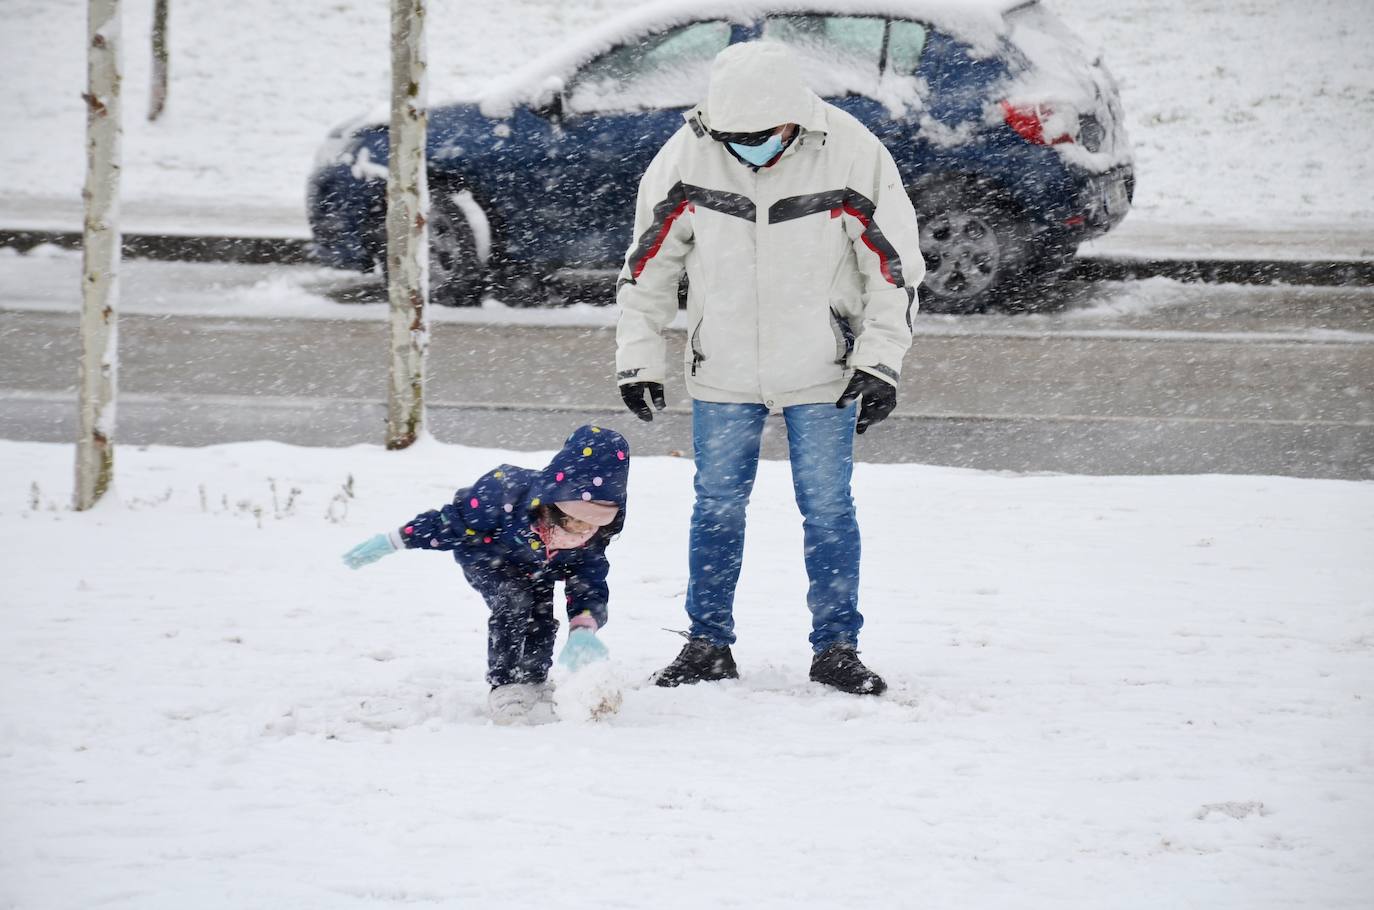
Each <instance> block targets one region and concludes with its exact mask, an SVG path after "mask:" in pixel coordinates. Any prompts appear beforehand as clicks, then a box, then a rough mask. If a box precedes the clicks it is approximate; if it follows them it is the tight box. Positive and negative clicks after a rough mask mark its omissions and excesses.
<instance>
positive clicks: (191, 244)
mask: <svg viewBox="0 0 1374 910" xmlns="http://www.w3.org/2000/svg"><path fill="white" fill-rule="evenodd" d="M41 244H52V245H53V246H57V247H61V248H62V249H72V250H75V249H80V248H81V234H80V233H78V232H76V231H32V230H8V229H4V228H0V247H12V248H15V249H18V250H20V251H21V252H23V251H26V250H29V249H32V248H33V247H36V246H39V245H41ZM123 250H124V255H125V256H126V257H129V258H133V259H155V260H165V261H175V262H243V263H253V264H271V263H276V264H281V265H301V264H304V263H308V262H310V261H312V260H311V257H310V241H308V240H301V239H297V238H291V237H231V236H216V235H184V234H125V235H124V247H123ZM1069 277H1071V278H1074V279H1077V280H1081V281H1130V280H1138V279H1142V278H1172V279H1174V280H1176V281H1186V282H1200V283H1211V284H1303V285H1316V286H1323V287H1336V286H1343V285H1374V260H1367V259H1355V260H1349V259H1330V260H1321V259H1317V260H1291V259H1225V258H1207V259H1202V258H1199V259H1184V258H1167V259H1166V258H1160V257H1142V258H1132V257H1126V256H1093V255H1080V256H1079V257H1078V260H1077V261H1076V262H1075V263H1074V267H1073V269H1072V271H1071V272H1070V273H1069Z"/></svg>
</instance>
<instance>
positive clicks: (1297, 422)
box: [0, 253, 1374, 478]
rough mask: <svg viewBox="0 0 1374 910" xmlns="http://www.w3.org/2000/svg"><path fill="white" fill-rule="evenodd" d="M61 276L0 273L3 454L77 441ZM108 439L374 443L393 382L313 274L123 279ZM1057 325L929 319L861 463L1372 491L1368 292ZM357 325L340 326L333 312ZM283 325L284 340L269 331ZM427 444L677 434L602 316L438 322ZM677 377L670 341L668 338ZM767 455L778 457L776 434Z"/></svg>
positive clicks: (1126, 300)
mask: <svg viewBox="0 0 1374 910" xmlns="http://www.w3.org/2000/svg"><path fill="white" fill-rule="evenodd" d="M78 264H79V263H78V260H77V258H76V257H75V256H72V255H70V254H61V253H52V254H46V255H45V254H42V253H39V254H31V255H28V256H7V257H5V258H4V259H0V278H3V279H4V281H3V287H4V290H3V291H0V436H3V437H6V438H12V439H28V440H36V441H65V440H68V439H70V438H72V436H73V434H74V424H75V410H74V407H73V401H74V390H75V384H76V369H75V363H76V358H77V336H76V332H75V326H76V299H75V294H74V289H75V288H76V286H77V281H76V270H77V267H78ZM123 280H124V292H123V299H122V305H121V306H122V311H123V315H122V318H121V323H120V336H121V359H122V372H121V378H120V382H121V403H120V438H121V439H122V440H123V441H125V442H130V443H152V442H161V443H168V444H177V445H200V444H207V443H212V442H223V441H230V440H246V439H261V438H270V439H277V440H282V441H288V442H295V443H300V444H308V445H340V444H348V443H355V442H374V441H376V440H377V439H378V438H379V437H380V435H381V427H382V419H383V400H382V395H383V390H384V388H385V379H386V375H385V371H386V353H385V352H386V327H385V324H384V322H383V321H382V319H383V316H384V309H385V308H384V306H382V305H380V304H379V303H376V302H372V303H365V302H364V303H360V302H359V301H368V300H375V298H376V297H377V296H378V295H377V291H376V288H375V287H371V286H369V285H368V284H367V283H366V282H363V283H360V279H359V278H357V277H354V276H351V275H343V274H340V273H332V272H327V271H322V270H319V269H311V268H289V267H270V266H243V265H237V266H228V265H188V264H180V263H151V262H130V263H127V264H126V269H125V274H124V276H123ZM1064 293H1065V295H1066V299H1065V301H1064V303H1065V308H1064V311H1063V312H1061V313H1057V314H1054V315H1042V316H1033V317H1024V316H1023V317H1011V316H991V315H990V316H981V317H964V318H957V317H923V318H922V319H921V321H920V324H919V332H918V337H917V340H916V343H915V345H914V347H913V350H912V352H911V354H910V355H909V358H908V361H907V366H906V370H905V375H904V377H903V388H902V394H901V398H900V401H901V404H900V406H899V409H898V412H897V415H896V417H894V418H893V420H892V421H891V422H890V423H889V424H888V425H887V426H886V427H883V428H881V429H880V431H878V432H875V433H873V434H871V435H870V436H869V437H868V438H865V439H863V440H861V443H860V449H859V453H860V457H861V458H863V459H865V460H870V461H917V462H925V463H934V464H946V465H954V466H960V467H980V468H995V469H1009V470H1054V471H1072V472H1076V473H1099V474H1111V473H1211V472H1221V473H1253V474H1292V475H1299V476H1320V477H1339V478H1369V477H1374V290H1371V289H1363V288H1355V289H1317V288H1293V287H1286V288H1270V287H1261V288H1255V287H1236V286H1220V287H1218V286H1202V285H1185V284H1179V283H1176V282H1170V281H1165V280H1159V279H1157V280H1152V281H1145V282H1126V283H1104V284H1099V285H1076V286H1072V287H1069V288H1067V289H1066V290H1065V291H1064ZM341 300H344V301H350V302H348V303H342V302H339V301H341ZM272 316H282V317H286V318H270V317H272ZM435 318H436V325H435V326H434V335H433V341H432V345H431V357H430V387H429V398H430V404H431V420H432V426H433V429H434V432H435V434H436V435H437V436H438V437H439V438H440V439H444V440H447V441H454V442H464V443H469V444H486V445H499V446H503V447H509V448H515V449H530V448H547V447H548V446H549V445H550V444H551V440H550V439H549V438H548V433H547V426H548V424H549V421H548V419H547V417H548V412H549V411H550V410H554V411H558V412H563V413H565V414H566V415H567V419H566V420H559V421H556V423H557V424H558V425H560V426H561V425H563V424H566V423H570V422H572V421H575V420H580V419H596V420H603V421H606V422H615V423H616V424H617V425H618V426H621V427H625V428H626V429H627V431H629V432H632V433H633V434H634V435H635V437H636V438H635V440H634V441H635V442H637V444H638V445H640V446H642V447H643V448H641V449H640V451H647V452H664V451H672V450H681V449H686V448H688V446H689V434H688V419H687V412H686V408H685V404H686V401H685V395H684V393H683V391H682V387H681V381H680V378H678V377H676V376H674V377H673V380H672V381H671V382H670V384H669V388H668V399H669V403H670V406H671V407H670V413H669V414H667V415H665V418H666V419H661V420H660V421H658V422H656V423H655V424H654V425H653V426H651V427H649V426H632V421H631V420H630V419H629V418H628V417H626V416H624V415H622V414H621V412H620V407H619V403H618V400H617V397H616V395H615V392H614V389H613V386H612V384H611V381H610V379H609V375H608V370H609V363H610V358H611V351H612V350H613V345H614V340H613V330H612V327H611V324H612V322H613V318H614V314H613V312H611V311H609V310H606V309H600V308H594V307H588V306H579V307H573V308H569V309H562V310H521V309H510V308H506V307H501V306H499V305H495V304H493V305H491V306H488V307H486V308H484V309H482V310H480V311H453V310H442V311H439V312H437V313H436V314H435ZM671 340H672V346H673V351H672V353H671V354H670V356H672V357H677V356H680V351H681V340H682V337H681V334H680V333H673V335H672V339H671ZM770 436H771V437H772V438H771V439H770V440H769V444H768V450H767V451H768V453H769V454H771V455H774V456H776V455H778V454H780V448H779V444H780V442H781V434H780V432H777V431H774V432H772V433H770Z"/></svg>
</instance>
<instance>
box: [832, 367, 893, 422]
mask: <svg viewBox="0 0 1374 910" xmlns="http://www.w3.org/2000/svg"><path fill="white" fill-rule="evenodd" d="M860 397H862V398H863V402H862V403H860V405H859V422H858V424H857V425H856V426H855V427H854V431H855V432H856V433H860V434H862V433H863V431H864V430H867V429H868V428H869V427H871V426H872V425H873V424H875V423H878V422H879V421H881V420H885V419H887V415H888V414H891V413H892V409H893V408H895V407H897V387H896V386H895V385H893V384H892V383H890V382H884V381H883V380H881V379H879V378H878V377H877V376H874V375H873V374H872V373H865V372H864V371H863V370H855V371H854V377H853V378H852V379H850V380H849V385H848V386H846V387H845V390H844V394H843V395H841V396H840V400H839V401H837V402H835V407H837V408H847V407H849V406H850V405H851V404H853V403H854V401H855V400H856V399H858V398H860Z"/></svg>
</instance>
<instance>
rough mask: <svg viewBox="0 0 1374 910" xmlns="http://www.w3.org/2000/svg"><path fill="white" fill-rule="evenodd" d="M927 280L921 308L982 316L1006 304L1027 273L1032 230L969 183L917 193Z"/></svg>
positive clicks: (924, 283)
mask: <svg viewBox="0 0 1374 910" xmlns="http://www.w3.org/2000/svg"><path fill="white" fill-rule="evenodd" d="M912 202H913V203H914V204H915V206H916V213H917V217H918V219H919V221H920V232H921V234H920V236H921V255H922V256H923V257H924V258H925V263H926V276H925V280H924V281H923V282H922V283H921V290H922V296H921V308H922V309H924V310H927V311H929V312H933V313H981V312H982V311H983V310H985V309H987V308H988V306H989V305H991V304H993V303H999V302H1001V300H1002V298H1003V295H1004V294H1005V292H1006V291H1007V289H1008V288H1009V287H1010V286H1011V285H1013V284H1014V283H1015V282H1016V280H1017V279H1018V278H1019V277H1020V276H1022V275H1023V273H1025V271H1026V267H1027V261H1028V259H1029V252H1030V241H1029V238H1030V230H1029V226H1027V225H1024V224H1023V223H1022V222H1021V220H1020V219H1017V218H1016V217H1015V216H1013V215H1012V214H1011V212H1010V210H1009V207H1008V206H1006V205H1005V204H1004V203H1002V202H1001V201H1000V200H998V199H997V197H996V196H995V195H994V193H993V192H992V191H988V190H982V189H978V188H976V187H972V186H968V185H965V184H941V185H936V186H932V187H929V188H927V189H922V190H918V191H917V192H916V193H915V194H914V195H913V198H912Z"/></svg>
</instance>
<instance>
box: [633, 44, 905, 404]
mask: <svg viewBox="0 0 1374 910" xmlns="http://www.w3.org/2000/svg"><path fill="white" fill-rule="evenodd" d="M776 47H777V45H771V48H776ZM768 53H770V45H769V44H768V43H766V42H763V43H756V44H745V45H736V46H735V47H732V48H730V49H729V50H727V51H726V52H724V53H723V54H722V55H721V57H722V58H725V57H726V56H727V55H732V56H733V58H734V59H733V61H732V62H733V64H734V65H733V67H732V68H731V72H730V74H729V75H732V76H733V77H735V78H733V79H723V78H721V75H722V73H721V67H720V62H721V61H720V59H718V61H717V65H716V67H715V68H713V72H712V85H711V92H710V95H709V102H708V103H709V106H710V108H711V109H709V110H708V105H707V104H703V105H701V106H699V107H697V108H695V109H693V110H691V111H689V112H688V113H687V114H686V115H685V117H686V120H687V124H686V126H684V127H683V128H682V129H680V130H678V132H677V133H675V134H674V135H673V137H672V138H671V139H669V140H668V142H667V143H666V144H665V145H664V146H663V148H662V149H661V150H660V151H659V153H658V155H657V156H656V157H655V158H654V160H653V162H652V163H651V164H650V165H649V168H648V170H647V171H646V172H645V174H644V177H643V179H642V180H641V181H640V185H639V201H638V204H637V206H636V212H635V229H634V237H635V240H634V244H633V246H632V247H631V248H630V251H629V253H628V255H627V256H626V259H625V265H624V268H623V269H622V270H621V275H620V281H619V285H618V291H617V295H616V300H617V303H618V304H619V306H620V321H619V325H618V328H617V333H616V341H617V351H616V373H617V378H618V381H619V382H620V383H622V384H624V383H629V382H643V381H651V382H662V381H663V378H664V374H665V363H664V361H665V359H666V345H665V342H664V340H663V337H662V335H663V331H664V330H665V329H666V328H667V326H668V324H669V323H670V322H672V320H673V318H674V317H675V316H676V314H677V311H678V283H679V279H680V277H681V275H682V273H683V271H684V270H685V271H686V273H687V278H688V283H689V286H688V293H687V329H688V344H687V346H686V351H685V360H686V363H685V368H686V373H687V389H688V392H689V393H690V394H691V395H692V397H693V398H696V399H700V400H703V401H719V402H761V403H763V404H766V405H768V406H769V407H777V408H781V407H787V406H789V405H794V404H814V403H819V402H825V401H834V400H835V399H836V398H838V397H839V396H840V393H841V392H842V391H843V390H844V387H845V384H846V383H847V381H848V379H849V377H850V376H851V375H852V371H853V370H854V369H860V370H864V371H865V372H868V373H872V374H874V375H876V376H879V377H881V378H883V379H885V380H887V381H888V382H891V383H893V384H894V385H895V384H896V382H897V380H898V378H899V375H900V371H901V366H902V357H903V355H905V354H906V352H907V349H908V348H909V347H910V346H911V331H912V318H913V316H914V315H915V312H916V287H917V285H919V284H920V282H921V279H922V277H923V276H924V274H925V264H924V261H923V260H922V258H921V253H920V249H919V246H918V240H917V227H916V213H915V211H914V210H913V209H912V205H911V200H910V199H909V198H908V197H907V194H906V190H905V189H904V187H903V186H902V181H901V178H900V176H899V175H898V173H897V167H896V165H895V164H894V163H893V161H892V156H891V155H890V154H889V153H888V151H887V149H886V148H884V147H883V145H882V143H881V142H880V141H879V140H878V139H877V138H876V137H875V136H874V135H873V134H872V133H870V132H869V131H868V130H867V129H866V128H865V127H864V126H863V125H862V124H861V123H859V122H858V121H857V120H855V119H854V118H853V117H852V116H850V115H849V114H847V113H845V112H844V111H841V110H840V109H839V108H836V107H834V106H833V105H830V104H827V103H825V102H824V101H822V100H821V99H820V98H819V97H817V96H816V95H815V94H813V93H811V92H810V91H809V90H808V89H805V88H804V87H800V90H801V91H802V92H804V93H805V95H804V98H805V113H804V114H802V113H800V111H799V109H798V106H797V98H798V94H797V92H796V91H791V92H790V93H789V92H787V91H781V92H771V93H770V92H764V93H762V94H761V93H760V88H761V87H762V86H767V85H770V84H776V82H777V70H776V68H773V69H770V68H769V67H768V60H767V59H766V55H767V54H768ZM756 61H758V62H760V65H761V71H759V72H754V73H751V72H750V65H751V64H752V63H754V62H756ZM770 80H772V82H771V83H770ZM732 96H733V97H735V99H736V103H735V104H733V105H731V107H730V111H731V113H732V114H736V113H737V112H738V111H740V110H748V111H750V116H751V117H753V118H754V119H753V120H751V121H741V120H740V118H739V117H738V116H726V115H718V116H713V111H714V110H715V109H716V108H720V109H722V110H724V109H725V107H724V106H725V105H727V104H730V103H731V98H732ZM761 97H762V100H760V99H761ZM770 98H776V99H779V101H778V104H777V105H775V110H774V111H772V112H771V113H770V112H769V110H768V104H769V100H770ZM761 107H762V110H760V108H761ZM784 107H786V112H785V113H783V112H782V111H783V108H784ZM788 115H790V116H788ZM774 118H778V119H774ZM782 118H786V119H782ZM713 120H714V121H715V122H716V123H718V124H724V125H721V126H717V129H720V130H721V131H731V132H743V131H746V130H757V129H766V128H768V127H771V126H777V125H779V124H780V123H784V122H797V123H799V125H800V127H801V130H800V132H799V134H798V135H797V137H796V138H795V139H794V140H793V141H792V142H791V144H790V145H788V147H787V148H786V150H785V151H784V152H783V154H782V156H781V157H780V158H779V159H778V160H777V161H776V162H774V163H773V164H772V166H771V167H766V168H758V169H756V168H754V167H752V166H749V165H746V164H743V163H742V162H741V161H740V160H739V159H737V158H735V157H734V156H733V155H732V154H731V153H730V152H729V151H728V150H727V149H726V147H725V145H723V144H722V143H720V142H718V141H716V140H715V139H713V138H712V137H711V135H710V133H709V132H708V131H709V129H710V128H711V124H712V122H713ZM750 123H752V124H753V125H748V124H750ZM759 124H762V125H759Z"/></svg>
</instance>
